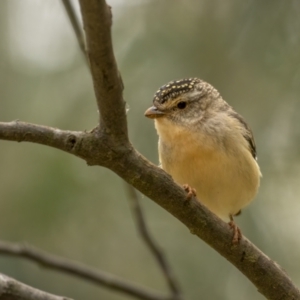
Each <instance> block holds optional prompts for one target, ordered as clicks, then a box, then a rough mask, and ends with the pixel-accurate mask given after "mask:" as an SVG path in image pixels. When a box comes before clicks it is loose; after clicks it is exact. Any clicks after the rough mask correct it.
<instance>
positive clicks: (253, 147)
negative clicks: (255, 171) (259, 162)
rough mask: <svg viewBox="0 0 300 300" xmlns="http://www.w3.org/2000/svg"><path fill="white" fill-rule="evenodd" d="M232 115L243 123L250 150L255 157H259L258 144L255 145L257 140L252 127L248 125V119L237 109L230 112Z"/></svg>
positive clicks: (244, 134)
mask: <svg viewBox="0 0 300 300" xmlns="http://www.w3.org/2000/svg"><path fill="white" fill-rule="evenodd" d="M230 115H231V116H232V117H233V118H235V119H236V120H238V121H239V123H240V124H241V125H242V128H243V130H242V134H243V137H244V138H245V139H246V141H247V142H248V145H249V151H250V152H251V154H252V156H253V158H255V159H257V156H256V154H257V153H256V145H255V141H254V136H253V133H252V130H251V129H250V127H249V126H248V124H247V123H246V121H245V120H244V119H243V117H242V116H241V115H239V114H238V113H236V112H235V111H232V112H231V113H230Z"/></svg>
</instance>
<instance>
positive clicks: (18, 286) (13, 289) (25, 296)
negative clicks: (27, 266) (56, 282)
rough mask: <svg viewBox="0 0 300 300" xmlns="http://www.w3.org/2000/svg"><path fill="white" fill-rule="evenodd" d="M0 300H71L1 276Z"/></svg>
mask: <svg viewBox="0 0 300 300" xmlns="http://www.w3.org/2000/svg"><path fill="white" fill-rule="evenodd" d="M0 300H71V299H70V298H66V297H61V296H56V295H52V294H49V293H46V292H43V291H40V290H38V289H35V288H33V287H31V286H28V285H26V284H24V283H21V282H19V281H17V280H15V279H12V278H10V277H8V276H6V275H3V274H0Z"/></svg>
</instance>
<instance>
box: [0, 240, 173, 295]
mask: <svg viewBox="0 0 300 300" xmlns="http://www.w3.org/2000/svg"><path fill="white" fill-rule="evenodd" d="M0 254H6V255H10V256H17V257H23V258H26V259H28V260H30V261H33V262H36V263H39V264H41V265H42V266H44V267H47V268H50V269H53V270H56V271H60V272H64V273H67V274H69V275H73V276H75V277H78V278H81V279H84V280H87V281H90V282H93V283H95V284H97V285H101V286H105V287H107V288H109V289H111V290H114V291H119V292H122V293H125V294H127V295H130V296H132V297H135V298H137V299H143V300H171V299H170V298H169V297H167V296H164V295H162V294H159V293H157V292H153V291H151V290H150V289H147V288H144V287H141V286H138V285H137V284H133V283H130V282H128V281H125V280H124V279H121V278H119V277H117V276H114V275H112V274H109V273H106V272H102V271H98V270H96V269H93V268H91V267H87V266H84V265H82V264H80V263H78V262H75V261H72V260H69V259H66V258H61V257H58V256H55V255H52V254H49V253H46V252H44V251H41V250H38V249H36V248H34V247H32V246H28V245H20V244H15V243H9V242H4V241H0ZM0 278H1V277H0ZM0 300H1V298H0ZM49 300H51V299H49ZM53 300H54V299H53ZM55 300H56V299H55ZM57 300H62V299H61V298H59V299H57Z"/></svg>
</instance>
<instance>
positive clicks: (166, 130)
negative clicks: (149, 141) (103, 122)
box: [156, 119, 260, 220]
mask: <svg viewBox="0 0 300 300" xmlns="http://www.w3.org/2000/svg"><path fill="white" fill-rule="evenodd" d="M169 126H170V124H169V121H168V120H164V119H160V120H159V121H156V129H157V132H158V134H159V158H160V162H161V164H162V167H163V169H164V170H165V171H166V172H168V173H169V174H171V175H172V177H173V179H174V180H175V181H176V182H177V183H179V184H186V183H187V184H189V185H190V186H191V187H193V188H195V189H196V191H197V198H198V199H199V200H200V201H201V202H202V203H203V204H205V205H206V206H207V207H208V208H209V209H210V210H211V211H213V212H214V213H215V214H217V215H218V216H219V217H221V218H222V219H224V220H227V219H228V217H229V215H230V214H233V215H234V214H236V213H237V212H238V211H239V210H240V209H241V208H243V207H244V206H245V205H247V204H248V203H249V202H250V201H251V200H252V199H253V198H254V197H255V195H256V193H257V189H258V186H259V179H260V171H259V167H258V165H257V163H256V160H255V159H254V158H253V157H252V155H251V153H250V151H249V150H248V149H247V147H246V146H247V144H246V143H245V141H244V140H242V139H243V137H242V136H239V134H238V133H237V134H236V135H233V136H229V137H228V141H227V143H226V145H227V146H226V147H231V149H228V148H224V147H223V146H222V143H218V139H217V138H216V137H215V136H210V135H207V134H206V133H203V132H197V133H195V132H194V133H192V132H191V131H188V130H187V129H185V128H183V127H180V126H174V124H172V127H171V130H170V127H169ZM223 138H224V136H223ZM239 138H240V139H241V140H240V141H237V140H236V139H239ZM225 139H226V137H225ZM230 139H233V141H230ZM228 145H229V146H228Z"/></svg>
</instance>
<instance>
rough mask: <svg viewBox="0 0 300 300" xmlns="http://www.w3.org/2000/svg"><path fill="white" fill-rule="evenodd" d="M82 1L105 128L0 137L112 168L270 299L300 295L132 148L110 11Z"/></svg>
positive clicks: (22, 131) (27, 127) (27, 129)
mask: <svg viewBox="0 0 300 300" xmlns="http://www.w3.org/2000/svg"><path fill="white" fill-rule="evenodd" d="M80 6H81V11H82V15H83V23H84V28H85V32H86V38H87V45H88V54H89V58H90V63H91V71H92V76H93V82H94V88H95V93H96V97H97V103H98V107H99V109H100V114H101V120H100V121H101V123H100V124H101V128H100V129H96V130H94V131H92V132H87V133H84V132H79V133H78V132H77V133H75V134H74V132H66V131H60V130H57V129H53V128H50V129H49V128H48V127H44V126H36V125H32V124H26V123H25V124H23V123H22V125H24V126H21V127H20V126H19V125H20V122H12V123H0V139H6V140H15V141H31V142H35V143H39V144H44V145H49V146H51V147H55V148H58V149H61V150H64V151H66V152H69V153H72V154H74V155H77V156H79V157H81V158H83V159H85V160H86V161H87V162H88V164H90V165H99V166H105V167H108V168H110V169H111V170H113V171H114V172H115V173H116V174H118V175H119V176H120V177H122V178H123V179H124V180H125V181H127V182H128V183H129V184H131V185H133V186H134V187H135V188H136V189H138V190H139V191H140V192H142V193H143V194H145V195H146V196H148V197H149V198H151V199H152V200H154V201H155V202H156V203H157V204H159V205H160V206H161V207H163V208H164V209H166V210H167V211H168V212H170V213H171V214H172V215H173V216H174V217H176V218H177V219H178V220H180V221H181V222H182V223H183V224H185V225H186V226H187V227H188V228H189V230H190V231H191V232H192V233H193V234H195V235H197V236H198V237H200V238H201V239H203V240H204V241H205V242H206V243H208V244H209V245H211V246H212V247H213V248H214V249H215V250H216V251H218V252H219V253H220V254H221V255H222V256H224V257H225V258H226V259H227V260H228V261H230V262H231V263H232V264H233V265H234V266H236V267H237V268H238V269H239V270H240V271H241V272H242V273H243V274H244V275H245V276H247V277H248V278H249V280H251V282H252V283H253V284H254V285H255V286H256V287H257V288H258V290H259V291H260V292H261V293H262V294H263V295H264V296H265V297H266V298H267V299H271V300H291V299H295V300H296V299H300V292H299V290H298V288H297V287H296V286H295V285H294V283H293V282H292V281H291V279H290V278H289V277H288V275H287V274H286V273H285V272H284V271H283V270H282V269H281V268H280V267H279V266H278V265H277V264H276V263H275V262H274V261H272V260H271V259H270V258H268V257H267V256H266V255H265V254H264V253H262V252H261V251H260V250H259V249H258V248H256V247H255V246H254V245H253V244H251V242H250V241H249V240H247V239H246V238H242V240H241V241H240V243H239V244H238V245H237V246H232V244H231V241H232V232H231V230H230V228H229V226H228V224H226V223H224V222H223V221H222V220H220V219H219V218H218V217H217V216H215V215H214V214H213V213H211V212H210V211H209V210H208V209H207V208H206V207H204V206H203V205H202V204H201V203H199V202H198V201H197V200H196V199H191V200H189V201H188V200H187V198H186V194H185V192H184V190H183V189H182V188H181V187H180V186H178V185H177V184H176V183H175V182H174V181H173V180H172V178H171V177H170V176H169V175H168V174H166V173H165V172H164V171H163V170H161V169H159V168H158V167H156V166H154V165H153V164H151V163H150V162H149V161H147V160H146V159H145V158H143V156H141V155H140V154H139V153H138V152H136V151H135V150H134V149H133V147H132V146H131V144H130V143H129V142H128V137H127V124H126V115H125V108H124V106H125V103H124V101H123V98H122V83H121V80H120V76H119V72H118V69H117V66H116V62H115V58H114V55H113V51H112V42H111V35H110V29H111V28H110V27H111V13H110V10H109V8H108V6H107V5H106V3H105V1H104V0H80ZM8 124H9V125H8ZM56 131H58V132H56ZM31 134H32V136H31ZM73 134H74V136H75V137H76V139H75V143H73V142H72V143H71V144H74V147H71V150H70V146H69V145H70V143H69V142H67V141H68V135H73ZM49 139H53V140H52V141H50V140H49ZM71 141H72V139H71Z"/></svg>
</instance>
